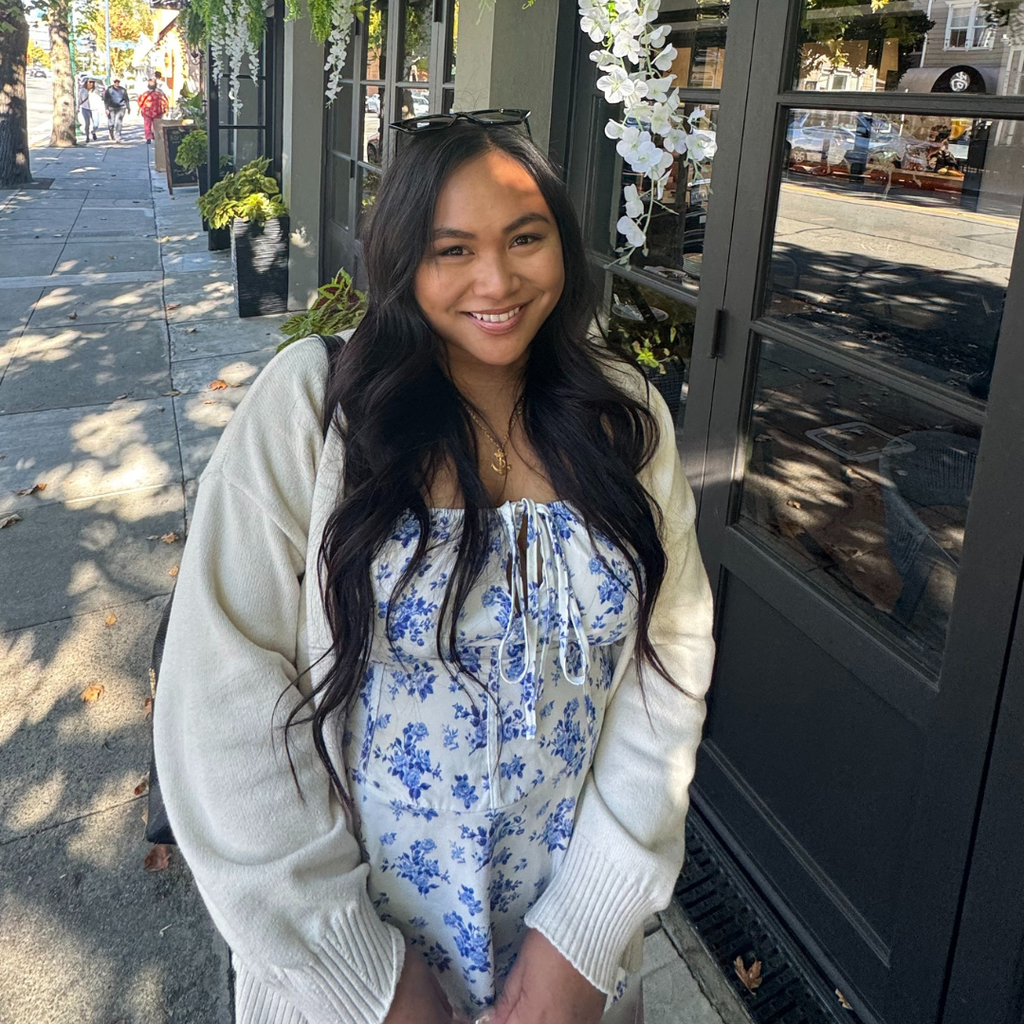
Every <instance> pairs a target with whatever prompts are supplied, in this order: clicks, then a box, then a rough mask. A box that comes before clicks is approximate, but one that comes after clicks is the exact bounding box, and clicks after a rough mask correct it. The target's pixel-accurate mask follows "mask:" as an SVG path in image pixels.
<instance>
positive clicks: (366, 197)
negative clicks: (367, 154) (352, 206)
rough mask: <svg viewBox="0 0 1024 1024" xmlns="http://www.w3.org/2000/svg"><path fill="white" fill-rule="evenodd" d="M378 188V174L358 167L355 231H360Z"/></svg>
mask: <svg viewBox="0 0 1024 1024" xmlns="http://www.w3.org/2000/svg"><path fill="white" fill-rule="evenodd" d="M379 188H380V175H379V174H378V173H377V172H376V171H371V170H368V169H367V168H365V167H360V168H359V212H358V214H357V219H358V223H357V225H356V230H357V231H362V229H363V224H364V222H365V220H366V217H367V215H368V214H369V213H370V211H371V210H372V209H373V204H374V203H375V202H376V201H377V190H378V189H379Z"/></svg>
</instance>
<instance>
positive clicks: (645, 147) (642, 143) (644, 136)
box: [615, 127, 662, 174]
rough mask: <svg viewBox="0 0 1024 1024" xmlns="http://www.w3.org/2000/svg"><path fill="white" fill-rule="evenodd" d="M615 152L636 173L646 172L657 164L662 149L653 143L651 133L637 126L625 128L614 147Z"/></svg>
mask: <svg viewBox="0 0 1024 1024" xmlns="http://www.w3.org/2000/svg"><path fill="white" fill-rule="evenodd" d="M615 152H616V153H618V154H619V156H621V157H622V159H623V160H625V161H626V163H627V164H629V166H630V168H631V169H632V170H634V171H636V172H637V173H638V174H647V173H648V172H649V171H651V170H652V169H653V168H655V167H657V166H658V161H659V160H660V158H661V154H662V150H661V149H660V148H659V147H658V146H656V145H655V144H654V140H653V139H652V138H651V133H650V132H648V131H641V130H640V129H638V128H632V127H629V128H626V130H625V131H624V132H623V133H622V138H621V139H619V141H618V144H617V145H616V147H615Z"/></svg>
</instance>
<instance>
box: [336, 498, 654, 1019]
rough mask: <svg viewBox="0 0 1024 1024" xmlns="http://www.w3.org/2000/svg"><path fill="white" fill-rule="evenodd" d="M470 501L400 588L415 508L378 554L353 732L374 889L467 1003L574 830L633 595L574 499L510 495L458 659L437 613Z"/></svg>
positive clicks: (489, 991) (518, 934)
mask: <svg viewBox="0 0 1024 1024" xmlns="http://www.w3.org/2000/svg"><path fill="white" fill-rule="evenodd" d="M461 516H462V511H461V510H459V509H434V510H432V512H431V525H430V530H431V536H430V538H429V541H428V549H427V554H426V557H425V559H424V561H423V564H422V566H421V567H420V569H419V570H418V572H417V574H416V576H415V578H414V579H413V580H412V581H411V583H410V584H409V585H408V586H407V587H406V588H405V589H404V591H403V592H402V593H401V594H396V593H395V592H394V591H395V588H396V586H397V583H398V581H399V577H400V576H401V574H402V571H403V569H404V568H405V567H406V566H407V565H408V562H409V560H410V558H411V557H412V552H413V551H414V550H415V549H416V545H417V543H418V540H419V524H418V523H417V522H416V520H415V518H414V517H413V516H412V515H411V514H408V515H407V516H405V517H404V518H403V519H402V520H401V521H400V522H399V523H398V524H397V525H396V527H395V529H394V531H393V534H392V536H391V537H390V538H389V540H388V541H387V543H386V544H385V546H384V548H383V549H382V551H381V553H380V555H379V557H378V558H377V559H376V561H375V563H374V567H373V569H374V574H375V587H376V596H377V608H378V612H377V614H378V617H379V618H378V623H377V629H376V634H377V636H376V639H375V641H374V648H373V652H372V655H371V663H370V666H369V669H368V671H367V673H366V677H365V679H364V682H363V686H362V689H361V692H360V694H359V699H358V701H357V704H356V706H355V708H354V709H353V711H352V712H351V713H350V714H349V716H348V719H347V721H346V723H345V729H344V734H343V737H342V742H343V748H344V752H345V764H346V768H347V772H348V779H349V784H350V786H351V792H352V796H353V802H354V804H355V809H356V823H355V824H356V834H357V837H358V839H359V842H360V844H361V846H362V849H363V857H364V860H365V861H366V862H367V864H369V866H370V874H369V881H368V885H369V894H370V898H371V899H372V900H373V903H374V906H375V907H376V908H377V912H378V913H379V914H380V917H381V919H382V920H384V921H386V922H389V923H390V924H393V925H395V926H396V927H397V928H398V929H399V930H400V931H401V932H403V934H404V935H405V936H406V938H407V940H408V941H409V942H410V943H411V944H412V945H413V946H414V947H417V948H419V949H420V951H421V952H422V953H423V955H424V957H425V958H426V960H427V963H428V964H429V965H430V966H431V968H432V969H433V971H434V972H435V974H436V976H437V978H438V981H439V982H440V983H441V985H442V987H443V988H444V989H445V991H446V992H447V994H448V996H449V998H450V999H451V1001H452V1005H453V1007H455V1008H456V1009H457V1010H459V1009H461V1010H462V1011H464V1012H466V1013H468V1014H470V1015H474V1014H476V1013H479V1012H480V1010H481V1009H482V1008H483V1007H485V1006H487V1005H488V1004H490V1003H492V1002H493V1001H494V999H495V997H496V996H497V995H498V994H499V993H500V990H501V984H502V981H503V980H504V977H505V976H506V974H507V973H508V971H509V969H510V967H511V965H512V963H513V961H514V960H515V955H516V953H517V951H518V949H519V946H520V944H521V942H522V940H523V937H524V935H525V932H526V926H525V925H524V923H523V917H524V915H525V914H526V912H527V911H528V910H529V909H530V907H531V906H532V905H533V903H534V902H535V901H536V900H537V899H538V897H539V896H540V895H541V893H542V892H543V891H544V889H545V887H546V886H547V884H548V882H549V881H550V879H551V878H552V875H553V873H554V871H555V870H557V867H558V864H559V861H560V858H561V857H562V856H563V854H564V851H565V850H566V848H567V846H568V843H569V839H570V837H571V835H572V829H573V817H574V813H575V809H576V802H577V800H578V798H579V795H580V790H581V789H582V786H583V782H584V779H585V778H586V775H587V772H588V770H589V768H590V764H591V761H592V760H593V756H594V750H595V747H596V744H597V741H598V737H599V736H600V734H601V723H602V720H603V717H604V713H605V707H606V704H607V701H608V696H609V688H610V686H611V681H612V673H613V667H614V665H613V651H614V650H615V645H616V644H617V643H618V642H619V641H621V640H623V639H624V637H625V636H626V635H627V634H628V633H629V632H630V631H631V630H633V629H634V628H635V626H636V619H637V606H636V598H635V587H634V586H633V576H632V573H631V571H630V569H629V566H628V564H627V562H626V560H625V559H624V558H623V556H622V553H621V552H620V551H619V550H618V549H617V548H616V547H614V546H613V545H612V544H611V543H610V542H609V541H608V540H607V539H606V538H603V537H602V536H601V535H600V534H599V533H597V532H596V531H595V533H594V536H593V539H592V538H591V536H590V535H588V531H587V529H586V527H585V526H584V525H583V522H582V520H581V519H580V518H579V517H578V516H577V515H576V513H575V512H574V511H573V509H572V508H571V507H570V506H569V505H567V504H565V503H563V502H550V503H547V504H541V503H537V502H533V501H530V500H528V499H525V500H521V501H517V502H513V503H508V504H505V505H502V506H500V507H499V508H497V509H495V510H494V515H493V516H492V528H491V536H490V546H489V554H488V558H487V563H486V566H485V567H484V570H483V572H482V575H481V577H480V579H479V580H478V582H477V585H476V587H475V588H474V591H473V592H472V593H471V594H470V595H469V597H468V599H467V601H466V604H465V607H464V609H463V612H462V614H461V616H460V618H459V622H458V629H457V642H458V653H459V656H460V658H461V662H462V664H463V665H464V666H465V669H466V670H467V671H466V673H463V674H457V673H456V672H455V670H454V669H452V668H451V659H450V658H449V659H448V663H447V665H446V663H444V662H442V659H441V658H440V656H439V654H438V644H437V623H438V617H439V615H440V614H441V603H442V599H443V596H444V589H445V585H446V583H447V580H448V574H449V572H450V570H451V567H452V563H453V561H454V551H453V548H454V542H456V541H457V539H458V530H459V526H460V521H461ZM389 611H390V615H389ZM621 989H622V986H621V985H620V991H621Z"/></svg>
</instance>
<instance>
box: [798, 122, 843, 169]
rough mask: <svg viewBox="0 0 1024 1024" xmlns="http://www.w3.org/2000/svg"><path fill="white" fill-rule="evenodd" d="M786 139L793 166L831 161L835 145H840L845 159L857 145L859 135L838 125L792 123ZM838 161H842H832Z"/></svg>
mask: <svg viewBox="0 0 1024 1024" xmlns="http://www.w3.org/2000/svg"><path fill="white" fill-rule="evenodd" d="M786 141H787V142H788V143H789V163H790V166H792V165H793V164H824V163H829V162H830V161H829V158H828V157H829V153H830V152H832V151H833V147H838V151H839V152H840V153H842V154H843V159H845V156H846V153H847V152H849V150H851V149H853V147H854V146H855V145H856V142H857V137H856V135H854V134H853V132H851V131H850V130H849V129H848V128H840V127H839V126H838V125H832V126H826V125H814V126H812V127H802V126H796V125H792V126H790V129H789V131H788V132H787V133H786ZM838 162H841V161H836V160H832V161H831V163H838Z"/></svg>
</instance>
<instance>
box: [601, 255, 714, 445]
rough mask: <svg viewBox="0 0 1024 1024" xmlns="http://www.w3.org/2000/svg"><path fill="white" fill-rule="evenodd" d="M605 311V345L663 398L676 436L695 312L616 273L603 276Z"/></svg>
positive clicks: (683, 411) (679, 428) (682, 411)
mask: <svg viewBox="0 0 1024 1024" xmlns="http://www.w3.org/2000/svg"><path fill="white" fill-rule="evenodd" d="M604 310H605V320H604V324H603V326H604V328H605V331H606V333H607V336H608V341H609V344H610V345H611V346H612V348H614V349H615V350H616V351H618V352H620V353H622V354H623V355H624V356H625V357H626V358H627V359H629V361H630V362H631V363H633V364H634V365H635V366H636V367H637V368H638V369H639V370H640V372H641V373H643V375H644V376H645V377H646V378H647V379H648V380H649V381H650V382H651V386H652V387H653V388H654V389H655V390H656V391H658V392H659V393H660V394H661V396H662V397H663V398H664V399H665V401H666V403H667V404H668V408H669V412H670V413H671V414H672V419H673V421H674V423H675V425H676V434H677V437H678V436H679V435H680V434H681V432H682V428H683V420H684V418H685V416H686V398H687V392H688V389H689V380H690V359H691V355H692V351H693V321H694V309H693V307H692V306H690V305H688V304H686V303H683V302H679V301H678V300H675V299H671V298H669V297H668V296H667V295H664V294H660V293H658V292H655V291H653V290H652V289H650V288H644V287H642V286H639V285H637V284H635V283H634V282H632V281H630V280H627V279H625V278H623V277H621V276H619V275H617V274H606V275H605V305H604Z"/></svg>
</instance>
